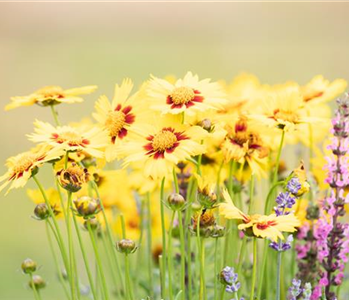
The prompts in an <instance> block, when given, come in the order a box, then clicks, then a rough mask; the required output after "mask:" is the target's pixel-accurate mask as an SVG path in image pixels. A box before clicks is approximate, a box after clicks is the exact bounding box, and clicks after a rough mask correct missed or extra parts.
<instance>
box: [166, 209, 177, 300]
mask: <svg viewBox="0 0 349 300" xmlns="http://www.w3.org/2000/svg"><path fill="white" fill-rule="evenodd" d="M174 217H175V211H173V212H172V217H171V222H170V228H169V230H168V250H167V251H168V258H167V260H168V278H169V281H168V290H169V294H170V295H169V296H170V300H172V299H173V287H172V282H173V281H174V278H173V257H172V229H173V221H174Z"/></svg>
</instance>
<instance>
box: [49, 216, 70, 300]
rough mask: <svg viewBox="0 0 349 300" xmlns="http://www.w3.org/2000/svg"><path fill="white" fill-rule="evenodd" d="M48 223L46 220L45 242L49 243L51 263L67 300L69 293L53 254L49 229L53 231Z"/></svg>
mask: <svg viewBox="0 0 349 300" xmlns="http://www.w3.org/2000/svg"><path fill="white" fill-rule="evenodd" d="M49 222H50V221H49V220H48V219H46V222H45V224H46V234H47V240H48V243H49V246H50V249H51V253H52V256H53V261H54V263H55V266H56V269H57V274H58V278H59V281H60V283H61V285H62V287H63V290H64V293H65V296H66V297H67V299H70V295H69V292H68V289H67V287H66V285H65V282H64V278H63V275H62V271H61V269H60V267H59V263H58V258H57V255H56V252H55V248H54V246H53V242H52V237H51V234H50V228H51V230H52V231H53V230H54V229H53V228H52V225H51V224H50V223H49ZM53 233H54V234H56V233H55V232H53Z"/></svg>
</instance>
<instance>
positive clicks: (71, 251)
mask: <svg viewBox="0 0 349 300" xmlns="http://www.w3.org/2000/svg"><path fill="white" fill-rule="evenodd" d="M71 207H72V193H71V192H68V204H67V232H68V248H69V269H70V277H69V280H70V288H71V294H72V298H73V299H75V298H76V291H75V277H76V274H74V273H75V268H74V244H73V236H72V229H71V220H70V212H71Z"/></svg>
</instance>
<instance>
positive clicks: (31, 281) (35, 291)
mask: <svg viewBox="0 0 349 300" xmlns="http://www.w3.org/2000/svg"><path fill="white" fill-rule="evenodd" d="M29 276H30V285H31V288H32V290H33V294H34V298H35V299H36V300H40V296H39V292H38V290H37V289H36V286H35V284H34V281H33V274H32V273H29Z"/></svg>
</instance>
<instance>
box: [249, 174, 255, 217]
mask: <svg viewBox="0 0 349 300" xmlns="http://www.w3.org/2000/svg"><path fill="white" fill-rule="evenodd" d="M253 196H254V176H253V175H252V176H251V179H250V205H249V206H248V214H249V215H250V214H251V213H252V211H253Z"/></svg>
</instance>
